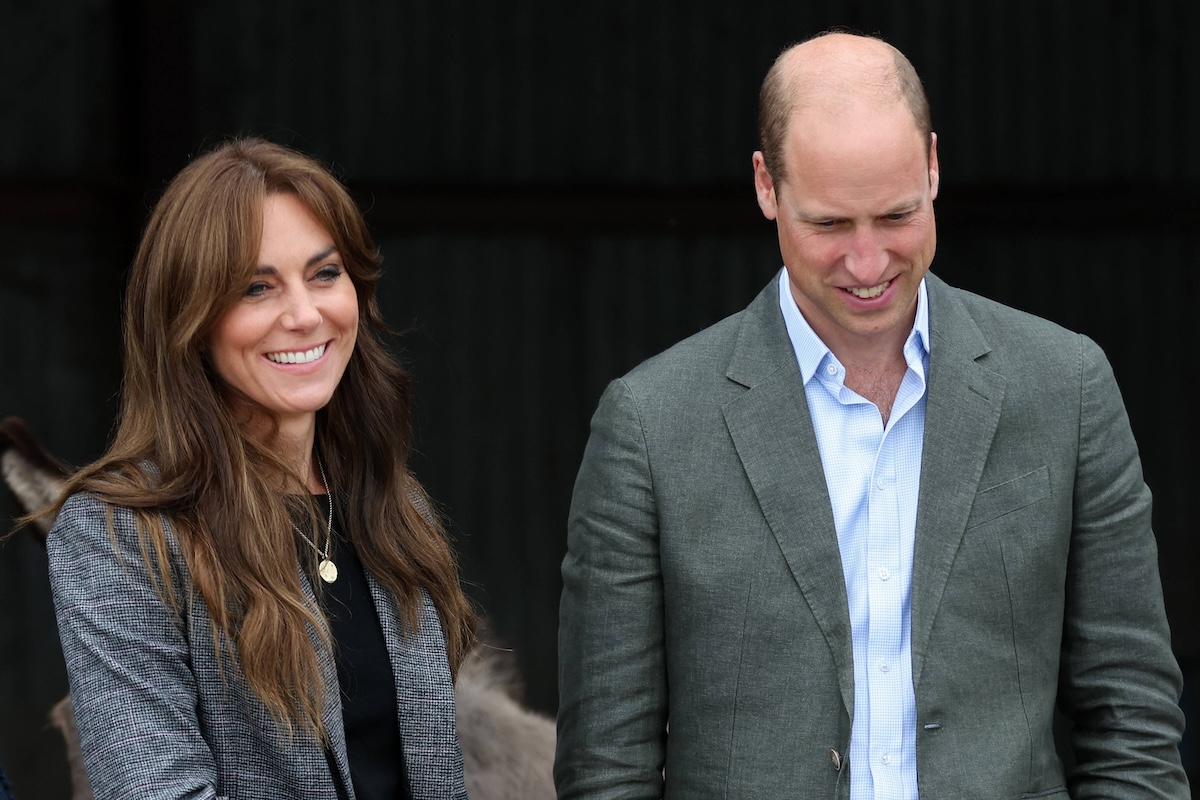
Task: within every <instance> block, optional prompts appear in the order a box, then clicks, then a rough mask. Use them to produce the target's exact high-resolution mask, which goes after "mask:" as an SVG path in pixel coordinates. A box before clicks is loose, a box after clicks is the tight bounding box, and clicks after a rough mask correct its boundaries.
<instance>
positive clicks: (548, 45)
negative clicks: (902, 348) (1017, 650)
mask: <svg viewBox="0 0 1200 800" xmlns="http://www.w3.org/2000/svg"><path fill="white" fill-rule="evenodd" d="M834 24H844V25H850V26H854V27H857V28H859V29H862V30H867V31H877V32H880V33H882V34H883V35H884V36H885V37H886V38H888V39H889V40H890V41H892V42H893V43H895V44H896V45H897V46H899V47H900V48H901V49H903V50H904V51H905V52H906V53H908V54H909V56H910V57H911V58H912V60H913V62H914V63H915V64H916V66H917V68H918V70H919V71H920V72H921V74H922V75H923V77H924V79H925V82H926V86H927V89H928V91H929V95H930V99H931V102H932V106H933V114H934V123H935V127H936V129H937V130H938V132H939V136H940V139H939V150H940V156H941V166H942V181H943V183H942V195H941V197H940V198H939V200H938V214H939V222H940V223H941V224H940V226H939V233H940V239H941V241H940V248H939V252H938V256H937V259H936V261H935V264H934V269H935V271H937V272H938V273H939V274H940V275H942V277H944V278H947V279H948V280H950V281H951V282H953V283H957V284H959V285H962V286H965V287H967V288H971V289H974V290H976V291H980V292H982V293H984V294H987V295H989V296H992V297H995V298H997V299H1000V300H1003V301H1005V302H1008V303H1010V304H1013V305H1016V306H1019V307H1022V308H1025V309H1028V310H1031V311H1033V312H1035V313H1038V314H1041V315H1043V316H1046V317H1049V318H1051V319H1054V320H1056V321H1059V322H1062V323H1063V324H1066V325H1069V326H1071V327H1074V328H1075V329H1077V330H1081V331H1083V332H1085V333H1087V334H1089V335H1091V336H1092V337H1093V338H1095V339H1097V340H1098V341H1099V342H1100V343H1101V344H1102V345H1103V346H1104V347H1105V348H1106V350H1107V351H1108V353H1109V355H1110V358H1111V360H1112V362H1113V364H1114V368H1115V370H1116V372H1117V377H1118V379H1119V380H1120V382H1121V384H1122V388H1123V391H1124V393H1125V397H1126V401H1127V404H1128V407H1129V411H1130V415H1131V418H1132V421H1133V426H1134V431H1135V433H1136V434H1137V436H1138V439H1139V443H1140V445H1141V448H1142V456H1143V461H1144V466H1145V470H1146V476H1147V481H1148V482H1149V483H1150V485H1151V488H1152V489H1153V490H1154V491H1155V497H1156V509H1155V520H1156V529H1157V533H1158V536H1159V541H1160V553H1161V557H1162V564H1163V579H1164V583H1165V587H1166V594H1167V602H1168V610H1169V613H1170V615H1171V621H1172V628H1173V632H1174V635H1175V641H1176V649H1177V652H1178V654H1179V656H1180V658H1181V659H1183V660H1184V662H1185V665H1186V666H1187V668H1188V670H1189V676H1190V677H1189V692H1190V693H1191V694H1192V696H1193V698H1194V695H1195V693H1196V692H1197V691H1198V688H1197V683H1198V681H1200V677H1198V673H1200V636H1198V635H1197V629H1198V628H1197V626H1198V625H1200V619H1198V618H1197V609H1200V591H1198V590H1197V588H1196V586H1197V583H1196V581H1195V579H1194V574H1195V572H1196V570H1197V568H1198V567H1200V554H1198V552H1197V544H1196V539H1197V536H1196V530H1197V526H1196V523H1195V521H1194V517H1193V515H1192V514H1191V513H1189V512H1190V508H1189V507H1188V505H1187V504H1188V501H1189V498H1190V497H1191V492H1192V491H1194V490H1193V488H1192V484H1193V483H1194V482H1195V480H1196V478H1197V468H1196V466H1195V460H1194V456H1193V453H1194V451H1195V449H1196V444H1197V436H1196V434H1195V432H1194V427H1193V425H1192V424H1191V423H1192V418H1191V417H1192V415H1191V414H1190V413H1189V411H1190V409H1191V408H1192V407H1193V406H1194V405H1195V398H1196V397H1197V388H1198V387H1197V379H1196V375H1197V370H1198V369H1200V357H1198V356H1197V347H1196V344H1195V340H1196V336H1195V333H1194V327H1195V319H1196V311H1195V307H1196V303H1197V300H1198V299H1200V293H1198V292H1197V277H1196V274H1197V268H1198V267H1200V242H1198V237H1197V235H1196V229H1197V222H1198V220H1200V201H1198V200H1197V198H1198V197H1200V148H1197V147H1196V144H1197V142H1200V67H1198V66H1197V64H1196V62H1195V61H1194V56H1193V54H1192V45H1193V43H1194V42H1196V41H1198V40H1200V5H1196V4H1193V3H1191V2H1188V0H1177V1H1172V0H1143V2H1138V3H1135V2H1123V1H1122V0H1095V1H1094V2H1089V3H1082V2H1070V1H1069V0H1044V1H1043V2H1039V3H1024V2H1017V3H1013V2H1000V0H980V1H979V2H972V3H949V2H941V0H918V1H917V2H912V3H894V2H887V1H886V0H877V1H876V2H869V1H868V0H860V1H859V2H854V1H853V0H827V1H826V2H823V3H820V4H815V3H800V2H795V1H794V0H789V1H786V2H785V0H773V1H772V2H750V3H728V2H715V1H714V2H707V1H706V0H690V2H684V1H683V0H663V1H662V2H657V3H647V2H635V0H613V1H612V2H607V3H603V4H601V3H583V4H572V3H563V2H561V0H555V2H550V1H549V0H528V2H521V3H492V2H483V0H439V1H438V2H433V1H432V0H408V1H406V2H396V1H395V0H367V1H365V2H347V3H337V4H334V3H318V2H314V1H313V0H269V1H268V0H263V1H262V2H256V3H245V2H239V1H238V0H181V2H176V3H156V2H153V0H130V1H128V2H121V0H46V1H45V2H39V3H33V2H19V1H18V0H9V1H8V2H5V3H0V30H3V31H5V32H6V33H7V36H6V41H7V44H6V47H5V48H0V74H3V75H4V76H5V78H4V81H3V82H2V86H0V107H2V108H3V109H4V111H3V120H4V121H5V123H6V124H4V125H3V126H0V258H2V259H3V263H2V265H0V276H2V279H0V335H2V336H3V342H4V343H5V344H4V347H3V349H2V350H0V416H4V415H10V414H15V415H19V416H23V417H24V418H25V419H26V420H28V421H29V423H30V424H31V425H32V426H33V427H34V429H35V431H36V432H37V433H38V434H40V435H41V437H42V438H43V440H44V441H45V442H46V443H47V444H48V445H49V446H50V448H51V449H52V450H53V451H54V452H56V453H58V454H59V455H60V456H62V457H63V458H65V459H67V460H69V461H72V462H74V463H83V462H86V461H87V460H89V459H91V458H94V457H95V456H97V455H98V454H99V453H100V452H101V451H102V449H103V447H104V444H105V441H106V438H107V436H108V434H109V431H110V429H111V424H112V419H113V415H114V413H115V410H116V408H115V402H114V398H115V392H116V391H117V386H118V380H119V363H120V355H119V352H118V332H119V317H118V303H119V297H120V293H121V285H122V282H123V275H124V271H125V268H126V265H127V264H128V262H129V259H130V256H131V253H132V249H133V247H134V245H135V243H136V240H137V236H138V232H139V227H140V225H141V223H142V221H143V220H144V217H145V214H146V212H147V210H148V208H149V206H150V205H151V204H152V203H153V201H154V199H155V197H156V195H157V193H158V191H160V190H161V187H162V186H163V184H164V182H165V181H166V180H167V179H168V178H169V177H170V176H171V175H172V174H173V173H174V172H175V171H176V170H177V169H178V168H179V167H180V166H182V164H183V163H185V162H186V160H187V159H188V158H189V157H190V156H191V155H194V154H195V153H197V152H198V151H199V150H201V149H203V148H204V147H205V146H206V145H208V144H211V143H213V142H216V141H219V140H220V139H221V138H222V137H224V136H226V135H228V134H234V133H248V132H255V133H263V134H266V135H269V136H271V137H272V138H275V139H277V140H280V141H283V142H285V143H289V144H292V145H294V146H298V147H300V148H302V149H305V150H307V151H309V152H313V153H315V154H317V155H319V156H321V157H322V158H324V159H325V160H327V161H330V162H333V163H334V164H335V165H336V168H337V169H338V171H339V172H340V174H342V176H343V177H344V178H345V180H346V181H347V183H348V184H349V185H350V187H351V188H352V190H353V191H354V192H355V194H356V196H357V197H359V199H360V200H361V201H362V202H363V205H364V207H365V208H367V210H368V220H369V221H370V223H371V225H372V227H373V229H374V231H375V232H376V234H377V237H378V239H379V241H380V244H381V246H382V248H383V250H384V253H385V256H386V259H387V262H386V266H387V270H388V275H387V277H386V279H385V284H384V288H383V291H382V298H381V299H382V302H383V306H384V310H385V313H386V315H387V316H388V318H389V320H390V321H391V323H392V324H393V325H394V326H396V327H399V328H403V329H407V330H408V333H407V335H406V336H405V337H404V339H403V340H402V347H403V355H404V357H405V359H406V360H407V362H408V363H409V364H410V366H411V368H412V371H413V372H414V374H415V376H416V380H417V392H418V399H417V424H418V428H419V447H420V452H419V454H418V456H417V459H416V467H417V469H418V471H419V474H420V475H421V476H422V478H423V479H424V480H425V481H426V483H427V484H428V485H429V487H430V488H431V490H432V492H433V493H434V495H435V496H436V497H437V498H438V499H439V501H440V502H441V504H442V505H443V507H444V510H445V511H446V512H447V514H448V515H449V517H450V518H451V520H452V521H453V525H454V532H455V534H456V536H457V537H458V542H459V547H460V551H461V554H462V565H463V571H464V575H465V578H466V580H467V581H468V582H469V584H470V589H471V593H472V595H473V596H474V597H475V598H476V599H477V601H478V603H479V605H480V607H481V608H482V609H483V610H484V611H485V612H486V614H487V615H488V616H489V617H490V619H491V621H492V625H493V627H494V628H495V629H496V630H497V632H498V633H499V634H501V635H502V636H504V637H505V638H507V639H508V641H510V642H511V643H512V645H513V646H514V648H515V649H516V651H517V654H518V656H519V658H520V661H521V664H522V666H523V669H524V671H525V674H526V677H527V679H528V683H529V692H528V693H529V698H530V700H531V702H532V703H533V704H534V705H536V706H537V707H539V708H542V709H545V710H548V711H552V710H553V708H554V705H555V696H556V689H555V677H554V662H555V657H554V648H555V630H556V619H557V599H558V592H559V577H558V564H559V561H560V560H561V557H562V553H563V551H564V547H565V542H564V538H565V537H564V522H565V518H566V511H567V505H568V502H569V495H570V489H571V484H572V481H573V478H574V472H575V469H576V466H577V464H578V459H579V456H580V454H581V452H582V448H583V444H584V441H585V439H586V435H587V422H588V418H589V417H590V414H591V412H592V410H593V408H594V405H595V402H596V400H597V398H598V396H599V393H600V391H601V389H602V388H603V386H604V384H605V382H606V381H608V380H609V379H611V378H613V377H615V376H617V375H619V374H621V373H622V372H624V371H625V370H627V369H628V368H630V367H632V366H633V365H634V364H636V363H637V362H639V361H640V360H642V359H643V358H645V357H647V356H649V355H651V354H653V353H654V352H657V351H658V350H661V349H662V348H664V347H666V346H667V345H669V344H670V343H672V342H673V341H675V340H677V339H679V338H682V337H683V336H685V335H687V334H689V333H692V332H694V331H696V330H698V329H700V328H701V327H703V326H705V325H707V324H709V323H711V322H714V321H716V320H717V319H719V318H721V317H723V316H725V315H726V314H729V313H732V312H734V311H736V310H738V309H739V308H741V307H742V306H743V305H745V303H746V302H748V301H749V299H750V298H751V297H752V296H753V295H754V293H755V292H756V291H757V290H758V288H760V287H761V286H762V285H763V283H765V281H766V280H768V279H769V278H770V276H771V275H772V274H773V272H774V271H775V270H776V269H777V268H778V265H779V257H778V251H777V249H776V246H775V243H774V239H773V231H772V228H771V226H770V225H768V224H767V223H766V222H765V221H763V220H762V219H761V217H760V216H759V215H758V211H757V208H756V206H755V203H754V196H753V189H752V185H751V180H750V175H751V173H750V153H751V152H752V150H753V149H754V147H755V134H754V115H755V103H756V96H757V89H758V84H759V82H760V80H761V77H762V75H763V73H764V72H765V71H766V69H767V67H768V66H769V64H770V62H771V61H772V59H773V58H774V56H775V54H776V53H777V52H778V50H779V49H781V48H782V47H783V46H784V45H786V44H787V43H789V42H790V41H792V40H795V39H798V38H802V37H805V36H807V35H809V34H811V33H814V32H816V31H819V30H821V29H824V28H826V27H828V26H830V25H834ZM13 513H15V507H14V505H13V504H12V502H11V500H10V499H9V498H7V497H3V498H2V499H0V517H3V518H8V517H10V516H12V514H13ZM1126 590H1128V587H1113V591H1126ZM64 691H65V677H64V673H63V666H62V659H61V655H60V654H59V653H58V644H57V639H56V638H55V632H54V622H53V614H52V609H51V605H50V601H49V596H48V587H47V581H46V575H45V557H44V554H43V553H41V551H40V550H39V549H38V548H37V547H36V545H34V544H33V542H32V540H31V538H30V537H28V536H27V535H21V536H18V537H16V538H15V539H13V540H11V541H10V542H9V543H8V544H7V545H5V546H4V547H3V548H2V549H0V761H3V763H4V764H5V765H6V767H7V769H8V770H9V772H10V773H11V776H12V778H13V779H14V782H15V783H16V788H17V789H18V792H19V794H20V796H21V797H22V798H26V799H27V800H28V798H61V797H64V796H65V777H64V774H63V770H62V769H61V750H60V749H59V748H58V745H57V743H56V741H55V739H54V736H53V735H52V734H51V733H50V732H49V731H48V730H47V729H46V724H45V713H46V710H47V709H48V707H49V706H50V704H51V703H52V702H53V700H54V699H56V698H57V697H58V696H60V695H61V694H62V693H63V692H64ZM1190 702H1192V703H1195V702H1196V701H1195V700H1194V699H1192V700H1191V701H1190ZM1195 718H1196V716H1195V713H1194V712H1193V719H1195Z"/></svg>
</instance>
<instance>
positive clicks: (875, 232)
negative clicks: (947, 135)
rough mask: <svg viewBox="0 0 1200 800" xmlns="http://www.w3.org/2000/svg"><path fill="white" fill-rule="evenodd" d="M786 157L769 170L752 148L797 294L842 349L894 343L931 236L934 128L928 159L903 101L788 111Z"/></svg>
mask: <svg viewBox="0 0 1200 800" xmlns="http://www.w3.org/2000/svg"><path fill="white" fill-rule="evenodd" d="M783 157H784V160H785V170H784V171H785V173H786V177H785V178H784V179H783V180H782V181H778V182H776V181H773V180H772V178H771V175H770V174H769V173H768V172H767V170H766V167H765V165H764V163H763V160H762V154H761V153H755V154H754V181H755V187H756V190H757V193H758V202H759V206H760V207H761V208H762V211H763V214H764V215H765V216H766V217H767V218H768V219H773V220H775V221H776V226H777V228H778V233H779V249H780V252H781V254H782V255H783V263H784V265H785V267H786V268H787V272H788V278H789V280H790V282H791V287H792V295H793V296H794V297H795V298H796V305H797V306H799V308H800V311H801V313H803V314H804V317H805V319H806V320H808V323H809V324H810V325H811V326H812V328H813V330H814V331H816V333H817V335H818V336H820V337H821V340H822V341H824V342H825V344H826V345H827V346H828V347H829V348H830V349H831V350H833V351H834V353H835V354H838V356H839V357H840V358H845V357H846V356H848V355H850V354H861V355H867V354H876V353H884V352H886V351H892V352H895V351H896V349H898V348H900V347H902V346H903V342H904V340H905V339H906V338H907V336H908V332H909V330H910V329H911V327H912V322H913V318H914V315H915V313H916V301H917V289H918V287H919V285H920V283H921V279H922V278H924V277H925V273H926V272H927V271H928V270H929V264H930V262H931V261H932V260H933V253H934V250H935V248H936V244H937V233H936V230H935V226H934V218H933V199H934V198H935V197H937V189H938V165H937V141H936V137H935V138H934V140H933V142H932V143H931V150H930V155H929V158H928V160H927V159H926V156H925V142H924V141H923V140H922V136H921V134H920V133H919V132H918V130H917V128H916V125H915V124H914V122H913V120H912V117H911V115H910V114H909V113H908V111H907V109H906V108H905V107H904V106H903V105H902V104H901V103H898V102H897V103H893V104H890V105H885V106H880V105H871V106H869V107H868V106H865V105H861V104H859V105H855V104H853V103H851V104H848V105H846V106H844V107H842V108H839V109H837V110H836V111H817V110H809V111H801V112H799V113H796V114H795V115H793V118H792V122H791V125H790V127H789V130H788V137H787V140H786V142H785V146H784V151H783Z"/></svg>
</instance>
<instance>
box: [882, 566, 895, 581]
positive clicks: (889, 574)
mask: <svg viewBox="0 0 1200 800" xmlns="http://www.w3.org/2000/svg"><path fill="white" fill-rule="evenodd" d="M890 577H892V571H891V570H890V569H888V568H887V567H880V568H879V580H881V581H886V580H887V579H888V578H890Z"/></svg>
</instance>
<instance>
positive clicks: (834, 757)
mask: <svg viewBox="0 0 1200 800" xmlns="http://www.w3.org/2000/svg"><path fill="white" fill-rule="evenodd" d="M829 760H830V761H832V762H833V768H834V769H836V770H837V771H838V772H841V771H842V754H841V753H839V752H838V751H837V750H834V749H833V748H832V747H831V748H829Z"/></svg>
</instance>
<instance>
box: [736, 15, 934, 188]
mask: <svg viewBox="0 0 1200 800" xmlns="http://www.w3.org/2000/svg"><path fill="white" fill-rule="evenodd" d="M895 102H900V103H903V104H904V105H905V106H906V107H907V109H908V112H909V114H911V116H912V119H913V123H914V124H915V126H916V129H917V131H918V132H920V134H921V136H922V137H923V138H924V140H925V147H926V155H928V150H929V147H930V143H931V141H932V139H931V134H932V133H933V125H932V122H931V121H930V117H929V101H928V100H927V99H926V97H925V90H924V88H923V87H922V86H921V79H920V78H919V77H918V76H917V71H916V70H915V69H913V65H912V64H911V63H910V62H909V60H908V59H907V58H905V57H904V54H903V53H901V52H900V51H899V50H897V49H896V48H894V47H892V46H891V45H890V44H888V43H887V42H884V41H883V40H881V39H876V38H873V37H869V36H859V35H855V34H849V33H823V34H820V35H818V36H816V37H814V38H812V39H809V40H808V41H806V42H802V43H800V44H797V45H794V46H792V47H790V48H788V49H787V50H785V51H784V52H783V53H781V54H780V56H779V58H777V59H776V60H775V63H774V64H773V65H772V66H771V69H770V71H769V72H768V73H767V77H766V79H765V80H764V81H763V85H762V89H761V90H760V91H759V109H758V135H759V141H760V144H761V148H762V154H763V161H764V162H765V165H766V168H767V171H768V172H769V173H770V174H771V176H772V178H773V179H774V181H775V182H776V183H778V182H780V181H782V180H783V179H784V176H785V173H786V165H785V163H784V161H785V159H784V158H783V151H784V142H785V141H786V139H787V133H788V128H789V126H790V125H791V122H792V119H793V117H794V116H795V115H796V114H797V113H803V112H808V111H812V112H817V113H822V112H824V113H827V114H837V113H838V112H839V110H840V109H842V108H844V107H848V106H850V105H858V104H879V105H886V104H889V103H895Z"/></svg>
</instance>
